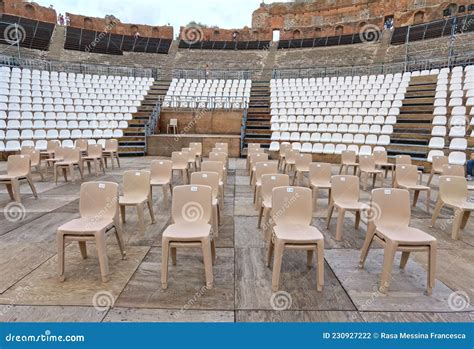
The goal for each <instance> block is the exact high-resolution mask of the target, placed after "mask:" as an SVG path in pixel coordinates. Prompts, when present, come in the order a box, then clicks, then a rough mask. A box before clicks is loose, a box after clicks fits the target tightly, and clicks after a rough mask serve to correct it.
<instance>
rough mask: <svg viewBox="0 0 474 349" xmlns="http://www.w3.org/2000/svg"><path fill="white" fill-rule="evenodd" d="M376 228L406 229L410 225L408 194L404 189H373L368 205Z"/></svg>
mask: <svg viewBox="0 0 474 349" xmlns="http://www.w3.org/2000/svg"><path fill="white" fill-rule="evenodd" d="M370 209H371V211H372V212H371V213H370V214H369V215H368V216H370V217H373V219H372V222H373V223H374V224H375V226H376V227H380V226H389V227H407V226H408V225H409V224H410V218H411V208H410V193H409V191H408V190H405V189H383V188H382V189H374V190H372V199H371V203H370Z"/></svg>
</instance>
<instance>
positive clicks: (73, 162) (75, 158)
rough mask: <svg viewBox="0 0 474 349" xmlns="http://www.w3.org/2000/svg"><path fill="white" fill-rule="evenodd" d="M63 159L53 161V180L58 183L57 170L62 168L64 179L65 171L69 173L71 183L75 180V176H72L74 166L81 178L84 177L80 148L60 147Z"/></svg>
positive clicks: (65, 178) (65, 177) (65, 176)
mask: <svg viewBox="0 0 474 349" xmlns="http://www.w3.org/2000/svg"><path fill="white" fill-rule="evenodd" d="M62 153H63V156H64V159H63V160H62V161H58V162H55V163H54V182H55V183H56V184H58V171H59V170H63V176H64V180H65V181H66V182H67V171H68V170H69V173H70V175H71V180H72V182H73V183H75V182H76V177H75V176H74V168H76V167H77V168H78V170H79V173H80V175H81V179H82V180H83V179H84V168H83V165H84V163H83V162H82V156H81V151H80V149H77V148H74V149H62Z"/></svg>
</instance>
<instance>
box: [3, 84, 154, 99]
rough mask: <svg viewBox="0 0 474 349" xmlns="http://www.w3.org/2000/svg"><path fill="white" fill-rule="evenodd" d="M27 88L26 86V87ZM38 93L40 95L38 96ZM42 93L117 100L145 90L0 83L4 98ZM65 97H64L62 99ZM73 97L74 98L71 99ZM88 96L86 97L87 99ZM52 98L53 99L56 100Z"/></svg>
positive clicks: (58, 96)
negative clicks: (30, 86)
mask: <svg viewBox="0 0 474 349" xmlns="http://www.w3.org/2000/svg"><path fill="white" fill-rule="evenodd" d="M27 86H28V85H27ZM38 92H39V93H41V95H38ZM44 92H51V93H54V94H55V96H56V97H57V98H94V99H95V98H99V97H102V98H101V99H104V97H105V98H115V97H114V96H117V97H118V96H120V97H119V98H122V96H123V98H126V99H129V98H133V96H136V97H137V98H139V97H143V96H144V95H145V94H146V92H147V89H141V88H140V89H138V88H127V89H121V88H86V87H74V88H69V87H66V88H61V87H57V86H52V87H50V86H40V87H39V88H36V89H32V88H29V87H26V86H23V85H19V86H18V85H15V86H7V85H6V84H4V83H0V94H2V95H5V96H18V93H19V94H20V96H22V97H31V96H32V95H36V96H34V97H41V96H42V94H43V93H44ZM62 96H66V97H62ZM73 96H74V97H73ZM87 96H88V97H87ZM56 97H54V98H56Z"/></svg>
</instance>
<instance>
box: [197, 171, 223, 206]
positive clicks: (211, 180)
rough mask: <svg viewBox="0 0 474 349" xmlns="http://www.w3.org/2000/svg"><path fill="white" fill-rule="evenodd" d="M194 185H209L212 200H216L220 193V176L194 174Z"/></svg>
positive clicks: (215, 174)
mask: <svg viewBox="0 0 474 349" xmlns="http://www.w3.org/2000/svg"><path fill="white" fill-rule="evenodd" d="M191 184H192V185H207V186H209V187H211V188H212V198H213V199H216V198H217V195H218V193H219V174H218V173H217V172H203V171H202V172H193V173H192V174H191Z"/></svg>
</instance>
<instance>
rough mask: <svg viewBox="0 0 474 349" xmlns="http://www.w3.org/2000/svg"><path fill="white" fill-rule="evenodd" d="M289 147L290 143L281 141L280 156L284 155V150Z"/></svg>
mask: <svg viewBox="0 0 474 349" xmlns="http://www.w3.org/2000/svg"><path fill="white" fill-rule="evenodd" d="M289 149H291V144H290V143H282V144H280V156H286V152H287V151H288V150H289Z"/></svg>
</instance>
